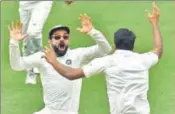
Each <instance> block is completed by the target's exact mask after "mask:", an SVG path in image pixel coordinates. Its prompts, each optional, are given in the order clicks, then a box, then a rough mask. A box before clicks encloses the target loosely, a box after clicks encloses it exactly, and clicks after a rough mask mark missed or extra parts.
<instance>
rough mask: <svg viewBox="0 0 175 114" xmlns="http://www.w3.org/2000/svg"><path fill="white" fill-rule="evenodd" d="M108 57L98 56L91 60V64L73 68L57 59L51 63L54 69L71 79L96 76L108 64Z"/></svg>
mask: <svg viewBox="0 0 175 114" xmlns="http://www.w3.org/2000/svg"><path fill="white" fill-rule="evenodd" d="M108 63H109V62H108V59H107V58H105V57H103V58H97V59H94V60H93V61H91V62H90V63H89V64H87V65H85V66H83V67H81V68H71V67H68V66H65V65H63V64H61V63H60V62H59V61H57V60H56V59H55V60H54V61H53V62H52V63H51V65H52V66H53V67H54V69H55V70H56V71H57V72H58V73H60V74H61V75H62V76H63V77H65V78H67V79H69V80H75V79H79V78H83V77H90V76H94V74H96V73H100V72H103V71H104V70H105V68H106V67H107V66H108Z"/></svg>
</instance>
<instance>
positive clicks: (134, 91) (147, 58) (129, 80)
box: [83, 50, 158, 114]
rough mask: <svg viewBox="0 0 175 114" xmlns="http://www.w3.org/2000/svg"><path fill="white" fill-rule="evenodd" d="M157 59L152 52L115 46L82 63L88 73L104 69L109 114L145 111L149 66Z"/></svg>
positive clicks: (136, 113)
mask: <svg viewBox="0 0 175 114" xmlns="http://www.w3.org/2000/svg"><path fill="white" fill-rule="evenodd" d="M157 62H158V56H157V55H156V54H154V53H153V52H148V53H144V54H138V53H134V52H132V51H125V50H116V51H115V53H114V54H112V55H109V56H106V57H102V58H97V59H95V60H93V61H91V62H90V63H89V64H88V65H85V66H84V67H83V71H84V73H85V75H86V76H87V77H90V76H92V75H93V76H94V74H95V73H98V72H105V74H106V83H107V94H108V98H109V103H110V112H111V114H126V113H127V114H148V113H149V103H148V101H147V91H148V79H149V78H148V76H149V72H148V70H149V68H150V67H151V66H153V65H155V64H156V63H157Z"/></svg>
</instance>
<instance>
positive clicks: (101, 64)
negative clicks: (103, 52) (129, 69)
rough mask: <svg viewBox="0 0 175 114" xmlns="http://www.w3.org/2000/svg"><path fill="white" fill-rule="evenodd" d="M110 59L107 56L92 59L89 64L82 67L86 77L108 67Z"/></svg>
mask: <svg viewBox="0 0 175 114" xmlns="http://www.w3.org/2000/svg"><path fill="white" fill-rule="evenodd" d="M107 61H108V59H107V58H106V57H102V58H97V59H94V60H92V61H91V62H90V63H89V64H87V65H85V66H83V67H82V69H83V72H84V74H85V76H86V77H90V76H94V74H97V73H100V72H103V71H104V70H105V69H106V66H107V63H108V62H107Z"/></svg>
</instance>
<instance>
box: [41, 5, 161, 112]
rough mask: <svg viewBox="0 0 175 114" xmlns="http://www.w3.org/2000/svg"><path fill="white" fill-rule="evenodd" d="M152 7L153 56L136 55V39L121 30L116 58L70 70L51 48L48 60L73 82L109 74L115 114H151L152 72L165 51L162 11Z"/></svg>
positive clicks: (149, 15) (117, 38)
mask: <svg viewBox="0 0 175 114" xmlns="http://www.w3.org/2000/svg"><path fill="white" fill-rule="evenodd" d="M152 7H153V14H150V13H149V12H148V10H146V11H147V13H148V17H149V21H150V22H151V24H152V27H153V37H154V48H153V49H152V51H150V52H147V53H143V54H138V53H136V52H133V48H134V42H135V38H136V36H135V34H134V33H133V32H132V31H130V30H129V29H125V28H121V29H119V30H118V31H117V32H115V34H114V43H115V46H116V51H115V52H114V53H113V54H112V55H109V56H106V57H102V58H97V59H94V60H93V61H91V62H90V63H89V64H87V65H85V66H83V67H82V68H70V67H68V66H65V65H63V64H62V63H61V61H60V62H58V61H57V60H56V56H55V53H54V51H53V48H52V46H51V44H50V49H49V48H46V49H45V51H44V52H45V55H44V58H46V60H47V61H48V62H49V63H50V64H51V65H52V66H53V67H54V68H55V69H56V70H57V72H59V73H60V74H62V76H64V77H66V78H68V79H70V80H74V79H79V78H82V77H90V76H93V75H94V74H95V73H99V72H105V74H106V82H107V94H108V98H109V103H110V113H111V114H150V108H149V103H148V100H147V91H148V89H149V86H148V80H149V76H148V75H149V72H148V71H149V69H150V68H151V67H152V66H153V65H155V64H156V63H157V62H158V59H159V58H160V57H161V56H162V50H163V46H162V40H161V35H160V31H159V26H158V22H159V9H158V7H157V6H156V5H155V3H153V6H152Z"/></svg>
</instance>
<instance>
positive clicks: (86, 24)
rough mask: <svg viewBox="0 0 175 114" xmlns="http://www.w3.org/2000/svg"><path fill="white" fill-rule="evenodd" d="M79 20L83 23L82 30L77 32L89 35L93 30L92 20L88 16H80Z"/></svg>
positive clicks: (79, 29)
mask: <svg viewBox="0 0 175 114" xmlns="http://www.w3.org/2000/svg"><path fill="white" fill-rule="evenodd" d="M79 19H80V21H81V26H82V28H77V30H78V31H80V32H82V33H86V34H87V33H89V32H90V31H91V30H92V28H93V25H92V20H91V18H90V17H89V16H88V15H87V14H83V15H82V14H80V17H79Z"/></svg>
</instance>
